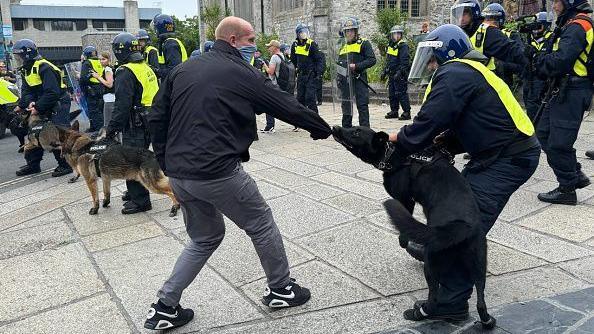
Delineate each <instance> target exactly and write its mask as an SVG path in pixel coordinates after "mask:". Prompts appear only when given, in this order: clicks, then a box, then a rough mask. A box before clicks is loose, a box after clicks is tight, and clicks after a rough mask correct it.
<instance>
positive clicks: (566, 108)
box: [536, 79, 592, 188]
mask: <svg viewBox="0 0 594 334" xmlns="http://www.w3.org/2000/svg"><path fill="white" fill-rule="evenodd" d="M591 100H592V84H591V83H590V81H589V80H588V79H580V80H578V81H574V82H572V81H571V79H570V82H568V84H567V86H566V88H565V89H562V91H561V92H560V94H559V95H557V96H555V97H553V99H552V100H551V102H550V103H549V104H548V105H547V106H546V108H545V109H544V110H543V112H542V116H541V118H540V121H539V123H538V126H537V132H536V133H537V136H538V140H539V141H540V144H541V145H542V148H543V150H544V152H545V153H546V155H547V162H548V163H549V166H551V168H552V169H553V172H555V176H556V177H557V181H558V182H559V185H560V186H562V187H564V188H574V187H575V185H576V183H577V182H578V175H579V174H580V173H581V166H580V165H579V164H578V163H577V158H576V156H575V149H574V148H573V145H574V144H575V141H576V140H577V136H578V132H579V130H580V125H581V124H582V118H583V117H584V112H585V111H586V110H588V108H589V107H590V102H591Z"/></svg>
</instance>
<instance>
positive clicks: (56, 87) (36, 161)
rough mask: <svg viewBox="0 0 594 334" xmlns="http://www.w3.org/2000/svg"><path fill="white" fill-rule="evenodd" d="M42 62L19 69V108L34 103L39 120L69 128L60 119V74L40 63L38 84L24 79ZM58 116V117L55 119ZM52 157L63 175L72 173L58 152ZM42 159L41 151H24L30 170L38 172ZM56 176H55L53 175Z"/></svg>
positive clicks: (64, 91) (61, 94)
mask: <svg viewBox="0 0 594 334" xmlns="http://www.w3.org/2000/svg"><path fill="white" fill-rule="evenodd" d="M40 61H42V60H36V61H33V62H27V63H25V64H24V66H23V68H22V69H21V76H22V86H21V99H20V100H19V107H20V108H21V109H23V110H25V109H26V108H28V106H29V104H30V103H31V102H35V109H37V112H38V113H39V116H40V117H41V118H46V119H49V120H52V121H53V122H54V123H55V124H58V125H65V126H69V122H66V123H64V122H63V120H62V118H63V117H60V115H61V113H62V111H61V105H60V98H61V97H62V96H63V95H64V94H65V93H66V90H65V89H64V88H62V86H63V84H62V74H61V73H60V72H58V71H56V70H55V69H54V68H52V66H50V65H49V64H48V63H45V62H43V61H42V62H41V63H40V64H39V67H38V74H39V78H40V80H41V83H40V84H37V85H33V86H31V85H29V83H28V81H27V79H26V77H27V76H29V75H31V74H32V71H35V69H34V66H33V65H34V64H35V63H36V62H40ZM57 115H58V117H56V116H57ZM52 153H53V154H54V157H55V158H56V161H57V162H58V169H60V170H62V171H63V173H59V174H62V175H63V174H68V173H71V172H72V168H70V166H69V165H68V163H67V162H66V160H65V159H64V158H62V157H61V154H60V152H59V151H53V152H52ZM42 159H43V149H42V148H41V147H35V148H33V149H31V150H27V151H25V160H26V161H27V168H30V169H32V170H39V168H40V166H39V165H40V163H41V160H42ZM54 175H56V176H58V175H57V174H54Z"/></svg>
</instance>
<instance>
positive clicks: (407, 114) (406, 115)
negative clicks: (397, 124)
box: [398, 112, 411, 121]
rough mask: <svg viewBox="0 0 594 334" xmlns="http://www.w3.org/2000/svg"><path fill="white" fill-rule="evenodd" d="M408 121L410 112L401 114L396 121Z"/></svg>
mask: <svg viewBox="0 0 594 334" xmlns="http://www.w3.org/2000/svg"><path fill="white" fill-rule="evenodd" d="M409 119H411V117H410V112H405V113H402V115H400V117H398V120H400V121H408V120H409Z"/></svg>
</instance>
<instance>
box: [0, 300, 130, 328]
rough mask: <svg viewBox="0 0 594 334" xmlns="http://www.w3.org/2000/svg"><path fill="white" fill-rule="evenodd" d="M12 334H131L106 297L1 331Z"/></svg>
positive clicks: (113, 304)
mask: <svg viewBox="0 0 594 334" xmlns="http://www.w3.org/2000/svg"><path fill="white" fill-rule="evenodd" d="M0 332H2V333H11V334H31V333H35V334H55V333H94V334H95V333H96V334H123V333H130V332H131V330H130V328H129V327H128V324H127V322H126V319H125V318H124V317H123V316H122V315H121V314H120V312H119V311H118V309H117V306H116V305H115V303H114V302H113V301H112V300H110V298H109V295H108V294H107V293H102V294H100V295H97V296H94V297H91V298H88V299H84V300H81V301H79V302H76V303H73V304H69V305H66V306H64V307H60V308H57V309H54V310H51V311H47V312H44V313H41V314H37V315H34V316H32V317H29V318H27V319H24V320H21V321H18V322H14V323H11V324H8V325H6V326H2V327H0Z"/></svg>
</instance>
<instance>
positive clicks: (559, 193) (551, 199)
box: [538, 187, 577, 205]
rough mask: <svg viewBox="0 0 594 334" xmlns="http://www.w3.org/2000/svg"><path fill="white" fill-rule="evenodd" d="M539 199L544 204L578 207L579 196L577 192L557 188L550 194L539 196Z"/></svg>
mask: <svg viewBox="0 0 594 334" xmlns="http://www.w3.org/2000/svg"><path fill="white" fill-rule="evenodd" d="M538 199H539V200H541V201H542V202H546V203H553V204H564V205H576V204H577V195H576V193H575V190H572V189H563V188H561V187H557V188H555V189H553V190H551V191H549V192H548V193H540V194H538Z"/></svg>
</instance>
